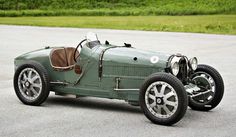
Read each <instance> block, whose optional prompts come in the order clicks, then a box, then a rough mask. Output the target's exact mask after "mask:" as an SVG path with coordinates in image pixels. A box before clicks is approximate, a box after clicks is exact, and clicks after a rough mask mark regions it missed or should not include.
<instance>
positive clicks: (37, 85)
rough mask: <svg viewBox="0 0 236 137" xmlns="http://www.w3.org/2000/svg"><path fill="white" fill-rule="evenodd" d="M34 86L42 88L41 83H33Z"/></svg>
mask: <svg viewBox="0 0 236 137" xmlns="http://www.w3.org/2000/svg"><path fill="white" fill-rule="evenodd" d="M32 86H33V87H36V88H41V84H33V85H32Z"/></svg>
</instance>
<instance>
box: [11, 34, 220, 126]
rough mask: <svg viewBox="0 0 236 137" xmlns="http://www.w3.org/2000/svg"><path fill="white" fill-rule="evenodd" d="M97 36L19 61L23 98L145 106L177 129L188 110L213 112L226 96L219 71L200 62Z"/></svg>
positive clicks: (149, 113) (17, 83)
mask: <svg viewBox="0 0 236 137" xmlns="http://www.w3.org/2000/svg"><path fill="white" fill-rule="evenodd" d="M92 36H93V37H94V38H95V40H93V41H91V40H90V39H88V38H87V39H85V40H83V41H81V42H80V44H79V45H78V46H77V47H76V48H71V47H45V48H43V49H39V50H36V51H32V52H29V53H26V54H23V55H20V56H18V57H16V58H15V60H14V64H15V70H16V71H15V75H14V88H15V92H16V95H17V96H18V98H19V99H20V100H21V101H22V102H23V103H24V104H27V105H40V104H41V103H43V102H44V101H45V100H46V98H47V97H48V95H49V92H50V91H54V92H55V93H56V94H57V95H68V94H72V95H76V97H77V96H93V97H101V98H110V99H120V100H125V101H127V102H129V104H131V105H140V106H141V108H142V110H143V112H144V114H145V116H146V117H147V118H148V119H149V120H151V121H152V122H154V123H157V124H163V125H172V124H174V123H176V122H178V121H179V120H180V119H181V118H182V117H183V116H184V114H185V112H186V110H187V106H188V105H189V106H190V107H191V108H192V109H195V110H201V111H208V110H211V109H213V108H215V107H216V106H217V105H218V104H219V103H220V101H221V99H222V97H223V93H224V83H223V79H222V77H221V76H220V74H219V73H218V71H217V70H215V69H214V68H212V67H210V66H208V65H198V62H197V58H196V57H193V58H190V59H188V58H187V57H186V56H184V55H181V54H174V55H170V54H165V53H160V52H154V51H143V50H139V49H136V48H134V47H132V46H131V45H130V44H125V45H124V46H115V45H111V44H109V42H107V41H106V42H105V44H101V43H100V41H99V40H98V39H97V36H96V35H92ZM83 42H86V43H85V44H84V45H82V43H83ZM78 48H80V51H78Z"/></svg>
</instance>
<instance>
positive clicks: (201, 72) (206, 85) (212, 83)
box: [189, 65, 224, 111]
mask: <svg viewBox="0 0 236 137" xmlns="http://www.w3.org/2000/svg"><path fill="white" fill-rule="evenodd" d="M191 78H192V80H193V81H194V82H195V84H197V86H198V87H200V88H201V91H200V92H197V93H194V94H193V96H192V97H190V99H189V107H190V108H192V109H194V110H200V111H208V110H211V109H213V108H215V107H216V106H217V105H218V104H219V103H220V101H221V99H222V98H223V94H224V82H223V79H222V77H221V75H220V74H219V72H218V71H217V70H215V69H214V68H212V67H211V66H208V65H198V67H197V70H196V71H195V72H194V74H193V75H192V77H191ZM201 93H204V94H201Z"/></svg>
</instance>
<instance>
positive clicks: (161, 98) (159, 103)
mask: <svg viewBox="0 0 236 137" xmlns="http://www.w3.org/2000/svg"><path fill="white" fill-rule="evenodd" d="M156 103H157V105H163V104H164V100H163V97H156Z"/></svg>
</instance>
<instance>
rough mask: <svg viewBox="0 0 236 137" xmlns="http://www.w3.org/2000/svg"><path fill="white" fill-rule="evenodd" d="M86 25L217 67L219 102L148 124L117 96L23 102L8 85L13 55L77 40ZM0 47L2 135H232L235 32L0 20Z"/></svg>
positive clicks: (116, 39)
mask: <svg viewBox="0 0 236 137" xmlns="http://www.w3.org/2000/svg"><path fill="white" fill-rule="evenodd" d="M89 31H92V32H96V33H97V34H98V37H99V38H100V39H101V41H102V42H104V41H105V40H109V42H110V43H112V44H117V45H123V43H124V42H126V43H131V44H132V45H133V46H134V47H136V48H140V49H144V50H155V51H163V52H167V53H182V54H185V55H187V56H189V57H192V56H196V57H198V59H199V62H200V63H204V64H209V65H211V66H214V67H215V68H216V69H217V70H218V71H219V72H220V73H221V75H222V77H223V79H224V82H225V94H224V97H223V100H222V102H221V103H220V104H219V106H218V107H217V108H215V109H213V110H212V111H210V112H198V111H193V110H191V109H188V110H187V113H186V115H185V116H184V118H183V119H182V120H181V121H180V122H178V123H177V124H175V125H173V126H171V127H168V126H160V125H155V124H152V123H151V122H150V121H149V120H148V119H147V118H146V117H145V116H144V115H143V113H142V112H141V110H140V108H139V107H132V106H130V105H128V104H127V103H126V102H124V101H120V100H109V99H100V98H91V97H83V98H79V99H74V98H68V97H60V96H55V95H54V94H53V93H51V94H50V96H49V98H48V99H47V101H46V102H45V103H44V104H43V105H42V106H39V107H35V106H26V105H23V104H22V103H21V102H20V101H19V100H18V98H17V97H16V95H15V93H14V89H13V84H12V83H13V82H12V79H13V75H14V67H13V59H14V58H15V57H16V56H18V55H20V54H23V53H25V52H28V51H31V50H35V49H38V48H42V47H45V46H76V45H77V44H78V43H79V42H80V40H82V39H83V38H84V36H85V35H86V33H87V32H89ZM0 48H1V49H0V64H1V68H0V136H1V137H5V136H6V137H15V136H22V137H23V136H24V137H37V136H38V137H42V136H53V137H64V136H93V137H106V136H118V137H121V136H122V137H123V136H127V137H131V136H135V137H137V136H140V137H144V136H145V137H154V136H157V137H158V136H159V137H160V136H165V137H175V136H176V137H197V136H201V137H209V136H211V137H216V136H218V137H232V136H236V91H235V89H236V73H235V70H236V36H227V35H207V34H192V33H169V32H146V31H121V30H102V29H73V28H48V27H25V26H5V25H0Z"/></svg>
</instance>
